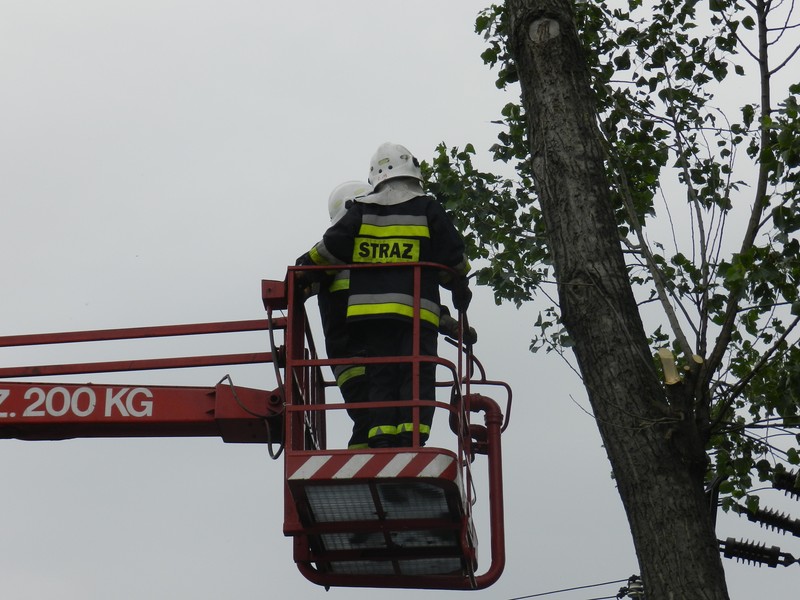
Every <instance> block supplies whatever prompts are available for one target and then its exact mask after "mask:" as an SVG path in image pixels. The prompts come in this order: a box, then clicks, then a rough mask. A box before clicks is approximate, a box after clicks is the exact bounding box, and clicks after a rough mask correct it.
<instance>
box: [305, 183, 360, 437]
mask: <svg viewBox="0 0 800 600" xmlns="http://www.w3.org/2000/svg"><path fill="white" fill-rule="evenodd" d="M371 191H372V186H371V185H370V184H368V183H366V182H363V181H346V182H345V183H342V184H340V185H338V186H336V188H334V190H333V191H332V192H331V194H330V196H329V197H328V214H329V215H330V218H331V225H333V224H335V223H336V222H337V221H338V220H339V219H341V218H342V217H343V216H344V214H345V213H346V212H347V209H348V208H349V206H350V204H351V203H352V202H353V201H354V200H355V199H356V198H358V197H361V196H365V195H366V194H368V193H370V192H371ZM298 262H302V260H298ZM317 286H318V290H319V291H318V295H317V302H318V304H319V314H320V320H321V321H322V330H323V332H324V335H325V351H326V353H327V355H328V358H349V357H351V356H358V355H363V354H364V352H363V350H362V349H360V348H357V347H355V344H354V341H353V339H352V337H351V336H349V335H348V331H347V327H346V322H345V320H346V315H347V298H348V291H349V287H350V271H349V270H347V269H340V270H336V271H332V272H331V274H330V276H329V277H326V278H324V279H323V280H321V281H320V282H318V284H315V285H314V286H313V287H314V288H316V287H317ZM332 370H333V376H334V379H335V380H336V385H337V386H338V387H339V391H340V392H341V394H342V398H343V399H344V401H345V402H346V403H348V404H349V403H353V402H362V401H365V400H366V397H367V396H366V394H367V388H366V377H365V367H364V365H333V367H332ZM347 413H348V415H350V418H351V419H352V420H353V434H352V436H351V437H350V441H349V442H348V444H347V448H348V449H349V450H358V449H362V448H366V447H367V433H368V431H369V415H368V414H367V412H366V411H365V410H356V409H347Z"/></svg>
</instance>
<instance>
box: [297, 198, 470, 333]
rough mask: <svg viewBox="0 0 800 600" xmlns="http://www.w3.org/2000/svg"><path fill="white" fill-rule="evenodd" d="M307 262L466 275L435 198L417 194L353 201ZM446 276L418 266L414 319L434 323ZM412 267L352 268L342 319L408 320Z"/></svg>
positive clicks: (460, 247) (460, 248) (456, 239)
mask: <svg viewBox="0 0 800 600" xmlns="http://www.w3.org/2000/svg"><path fill="white" fill-rule="evenodd" d="M308 257H309V259H310V261H311V262H313V264H317V265H336V264H347V263H352V264H398V265H401V264H403V263H410V262H432V263H439V264H443V265H445V266H448V267H452V268H455V269H457V272H458V273H459V275H466V273H467V272H468V271H469V263H468V261H467V260H466V257H465V255H464V241H463V240H462V239H461V236H460V235H459V233H458V232H457V231H456V229H455V227H454V226H453V224H452V222H451V221H450V218H449V217H448V216H447V214H446V213H445V211H444V208H442V206H441V204H439V202H438V201H437V200H436V199H434V198H432V197H430V196H417V197H416V198H412V199H411V200H408V201H406V202H402V203H400V204H394V205H389V206H385V205H380V204H369V203H360V202H356V203H355V204H354V205H353V206H352V207H351V208H350V210H348V211H347V213H346V214H345V215H344V217H342V218H341V219H340V220H339V221H338V222H337V223H336V224H334V225H333V226H331V227H330V228H329V229H328V230H327V231H326V232H325V235H324V236H323V239H322V241H321V242H319V243H318V244H316V245H315V246H314V248H313V249H312V250H311V251H310V252H309V253H308ZM449 279H451V277H450V274H449V273H448V274H444V275H442V274H440V273H438V272H436V271H434V270H432V269H424V270H423V273H422V281H421V290H420V292H421V293H420V318H421V321H422V323H423V324H425V325H426V326H430V327H434V328H435V327H438V324H439V284H440V283H441V284H443V285H445V286H447V284H448V280H449ZM413 282H414V277H413V270H412V269H353V271H352V272H351V273H350V298H349V301H348V308H347V318H348V320H364V319H374V318H393V319H403V320H406V319H411V318H413V314H414V310H413V307H414V302H413V298H414V284H413Z"/></svg>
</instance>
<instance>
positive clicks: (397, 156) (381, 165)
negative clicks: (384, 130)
mask: <svg viewBox="0 0 800 600" xmlns="http://www.w3.org/2000/svg"><path fill="white" fill-rule="evenodd" d="M395 177H413V178H414V179H419V180H420V181H422V171H421V170H420V168H419V161H418V160H417V159H416V158H415V157H414V155H413V154H411V152H409V151H408V148H406V147H405V146H401V145H400V144H392V143H391V142H386V143H385V144H381V145H380V146H379V147H378V149H377V150H376V151H375V154H373V155H372V160H371V161H370V163H369V179H368V181H369V182H370V184H372V185H373V186H374V187H376V188H377V187H378V185H379V184H381V183H382V182H384V181H386V180H387V179H393V178H395Z"/></svg>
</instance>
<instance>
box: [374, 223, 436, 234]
mask: <svg viewBox="0 0 800 600" xmlns="http://www.w3.org/2000/svg"><path fill="white" fill-rule="evenodd" d="M358 233H359V235H371V236H372V237H377V238H391V237H424V238H429V237H431V232H430V230H429V229H428V226H427V225H370V224H368V223H362V224H361V228H360V229H359V230H358Z"/></svg>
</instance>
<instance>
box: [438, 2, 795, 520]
mask: <svg viewBox="0 0 800 600" xmlns="http://www.w3.org/2000/svg"><path fill="white" fill-rule="evenodd" d="M793 9H794V3H788V2H769V1H765V0H710V1H708V0H705V1H704V2H699V1H698V0H658V1H656V2H648V3H643V2H642V1H641V0H616V1H614V0H598V1H594V2H582V3H578V4H576V7H575V19H576V22H577V24H578V28H579V31H580V34H581V36H582V42H583V45H584V48H585V50H586V57H587V60H588V62H589V65H590V68H591V72H592V78H593V92H594V96H595V98H596V111H597V123H598V127H599V129H600V131H601V132H602V136H603V139H604V144H605V147H606V150H607V163H606V164H607V171H608V177H609V180H610V181H611V182H612V195H613V202H614V208H615V214H616V218H617V227H618V233H619V240H620V243H621V244H622V245H623V248H624V251H625V256H626V261H627V266H628V271H629V276H630V281H631V283H632V285H633V286H634V291H635V293H636V297H637V300H638V302H639V306H640V312H641V314H642V318H643V321H644V322H645V324H646V325H647V327H648V329H649V335H650V342H651V345H652V348H653V352H654V355H655V353H656V350H657V349H658V348H662V347H668V348H670V349H671V350H672V352H673V353H674V354H675V355H676V356H677V357H678V358H677V360H678V366H679V368H683V371H682V372H683V373H684V377H683V382H682V383H683V385H684V387H686V388H687V390H688V393H689V395H690V397H691V406H692V407H693V408H692V410H693V412H694V414H693V418H694V421H695V423H696V425H697V428H698V430H699V431H700V433H701V435H702V437H703V440H704V441H705V443H706V447H707V452H708V455H709V468H708V481H709V482H710V481H711V480H713V479H716V480H717V481H723V483H722V492H723V494H722V498H723V505H724V506H726V507H730V506H731V505H732V504H733V503H734V502H735V501H737V500H741V499H745V500H747V501H748V503H749V504H750V505H751V507H752V506H754V505H755V504H757V502H758V498H757V496H756V495H754V494H753V493H752V492H753V490H754V488H755V487H756V486H757V483H758V481H774V480H775V479H776V478H781V477H785V473H786V472H791V471H792V470H793V467H794V466H795V465H798V464H800V452H799V451H798V449H799V448H800V434H798V431H799V430H800V348H798V338H799V337H800V336H799V335H798V334H800V327H798V320H800V294H798V282H799V281H800V240H799V238H800V233H799V232H800V181H798V177H799V176H800V116H799V115H798V99H799V97H800V83H798V82H797V81H792V80H790V79H789V78H790V77H791V75H790V69H791V67H790V65H791V62H792V59H793V58H794V57H795V55H796V54H797V52H798V47H797V46H793V45H792V44H794V43H795V42H794V41H793V40H794V39H796V32H797V31H799V30H800V19H798V15H797V14H794V13H793ZM506 27H507V20H506V14H505V10H504V7H502V6H497V5H493V6H490V7H489V8H487V9H485V10H484V11H483V12H481V13H480V15H479V16H478V17H477V20H476V31H477V33H479V34H480V35H482V36H483V37H484V39H485V41H486V49H485V51H484V52H483V54H482V59H483V60H484V62H485V63H486V64H487V65H489V66H490V67H492V68H494V69H496V73H497V80H496V84H497V87H498V88H501V89H506V90H509V91H510V92H512V93H513V92H515V91H516V86H515V83H516V81H517V72H516V66H515V64H514V61H513V59H512V58H511V55H510V53H509V50H508V47H507V31H506ZM496 123H497V125H498V127H499V133H498V137H497V143H496V144H495V145H494V146H492V148H491V149H490V153H491V157H492V159H493V160H494V161H495V163H496V165H497V170H499V171H502V173H501V174H498V173H491V172H486V171H482V170H481V169H479V168H477V167H476V166H475V164H474V162H475V160H476V159H477V156H476V150H475V148H474V147H473V146H472V145H471V144H464V145H463V147H452V148H451V147H448V146H447V145H445V144H444V143H443V144H441V145H440V146H439V147H438V148H437V152H436V155H435V156H434V157H433V159H432V160H431V161H430V162H429V163H426V164H425V165H424V167H425V169H426V172H427V177H428V180H429V184H428V185H429V187H430V189H431V191H433V192H434V193H436V194H437V195H439V197H440V198H441V199H442V200H443V201H444V202H445V204H446V206H447V207H448V208H450V209H457V210H454V214H455V216H456V219H457V220H459V225H460V226H461V227H462V228H463V230H464V231H466V232H467V233H468V235H467V239H468V241H469V245H470V248H469V251H470V253H471V256H472V257H473V258H475V259H481V260H479V261H478V263H479V264H480V265H481V268H480V269H479V270H478V272H477V279H478V282H479V283H481V284H484V285H488V286H490V287H491V288H492V289H493V290H494V294H495V298H496V300H497V301H498V302H500V301H512V302H515V303H516V304H517V305H519V304H520V303H522V302H525V301H527V300H528V299H530V298H531V297H532V296H534V295H535V294H544V295H545V296H546V297H547V298H550V299H551V305H550V306H549V307H548V308H546V309H545V310H543V311H542V312H541V313H540V315H539V318H538V319H537V321H536V323H535V324H534V335H533V341H532V344H531V349H532V350H533V351H537V350H539V349H542V348H544V349H546V350H547V351H553V350H555V351H559V352H561V350H562V349H563V347H564V346H567V345H569V344H570V343H571V342H570V340H569V338H568V336H566V335H565V333H564V330H563V328H562V326H561V324H560V321H559V310H558V306H557V302H556V301H555V300H553V299H552V298H551V293H550V290H551V289H552V288H550V287H549V284H551V283H552V282H553V281H552V280H553V277H554V274H553V270H552V264H551V261H550V254H549V251H548V244H547V236H548V232H547V230H546V227H545V225H544V222H543V219H542V214H541V210H540V207H539V205H538V201H537V194H536V182H535V179H534V177H533V174H532V171H531V163H530V157H529V144H528V136H529V132H528V130H527V127H528V126H527V123H526V115H525V114H524V110H523V108H522V104H521V103H520V102H518V101H514V102H509V103H508V104H507V105H506V106H505V107H504V108H503V110H502V113H501V115H500V116H499V118H498V120H497V121H496ZM654 360H655V359H654ZM690 373H691V377H690V376H689V374H690ZM798 485H800V484H798Z"/></svg>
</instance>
